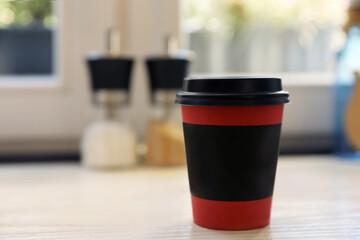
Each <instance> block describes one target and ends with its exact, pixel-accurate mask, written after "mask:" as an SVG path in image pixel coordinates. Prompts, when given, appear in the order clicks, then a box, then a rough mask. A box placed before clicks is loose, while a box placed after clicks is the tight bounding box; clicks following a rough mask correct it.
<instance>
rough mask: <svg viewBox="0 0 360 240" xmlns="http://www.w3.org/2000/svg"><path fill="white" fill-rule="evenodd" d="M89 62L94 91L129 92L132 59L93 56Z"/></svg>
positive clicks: (89, 58)
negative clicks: (120, 90) (113, 90)
mask: <svg viewBox="0 0 360 240" xmlns="http://www.w3.org/2000/svg"><path fill="white" fill-rule="evenodd" d="M87 61H88V65H89V71H90V76H91V87H92V89H93V91H98V90H101V89H124V90H126V91H128V90H129V86H130V84H129V83H130V77H131V69H132V65H133V62H134V61H133V59H132V58H129V57H122V56H111V55H108V56H106V55H105V56H101V55H96V54H91V55H90V56H89V57H88V59H87Z"/></svg>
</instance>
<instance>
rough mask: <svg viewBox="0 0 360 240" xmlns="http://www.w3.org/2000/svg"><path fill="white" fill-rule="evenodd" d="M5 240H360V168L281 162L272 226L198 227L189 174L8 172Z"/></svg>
mask: <svg viewBox="0 0 360 240" xmlns="http://www.w3.org/2000/svg"><path fill="white" fill-rule="evenodd" d="M0 197H1V201H0V239H7V240H8V239H9V240H12V239H21V240H26V239H99V240H100V239H101V240H106V239H139V240H141V239H302V238H308V239H360V162H350V161H341V160H338V159H336V158H334V157H329V156H308V157H305V156H302V157H281V159H280V161H279V165H278V174H277V178H276V185H275V193H274V203H273V211H272V218H271V224H270V226H268V227H265V228H261V229H257V230H249V231H216V230H209V229H204V228H201V227H198V226H196V225H194V224H193V223H192V215H191V206H190V197H189V188H188V183H187V175H186V169H185V167H173V168H150V167H139V168H136V169H133V170H126V171H117V172H95V171H89V170H86V169H83V168H81V167H80V166H79V165H77V164H69V163H67V164H21V165H19V164H18V165H15V164H14V165H11V164H7V165H0Z"/></svg>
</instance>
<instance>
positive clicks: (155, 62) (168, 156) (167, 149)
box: [145, 36, 194, 165]
mask: <svg viewBox="0 0 360 240" xmlns="http://www.w3.org/2000/svg"><path fill="white" fill-rule="evenodd" d="M165 50H166V52H165V53H164V54H162V55H158V56H150V57H148V58H146V67H147V71H148V79H149V85H150V91H151V102H152V106H153V111H152V113H153V114H152V115H153V116H152V118H151V121H150V123H149V126H148V132H147V154H146V158H145V161H146V163H148V164H152V165H177V164H183V163H185V151H184V143H183V140H182V129H181V125H179V124H176V120H177V119H176V110H177V109H176V108H177V107H176V106H174V104H173V102H174V100H175V93H176V92H177V91H178V90H179V89H181V87H182V84H183V80H184V78H185V77H186V76H187V73H188V69H189V66H190V62H191V59H192V58H193V57H194V53H192V52H191V51H188V50H179V49H178V42H177V39H176V38H175V37H172V36H170V37H168V38H167V39H166V48H165ZM178 115H179V117H178V120H179V121H178V122H179V123H180V122H181V121H180V119H181V118H180V112H179V114H178Z"/></svg>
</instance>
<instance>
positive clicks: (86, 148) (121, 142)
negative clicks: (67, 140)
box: [82, 28, 136, 169]
mask: <svg viewBox="0 0 360 240" xmlns="http://www.w3.org/2000/svg"><path fill="white" fill-rule="evenodd" d="M107 39H108V46H107V49H108V52H106V53H99V52H91V53H90V54H89V55H88V57H87V66H88V70H89V76H90V85H91V90H92V97H93V104H94V105H95V106H96V107H100V111H101V115H102V117H101V119H100V120H97V121H94V122H93V123H92V124H90V125H89V126H88V127H87V128H86V130H85V133H84V137H83V141H82V162H83V164H84V165H85V166H87V167H91V168H108V169H113V168H119V167H130V166H132V165H134V164H135V162H136V153H135V149H136V135H135V133H134V131H133V130H132V129H131V127H130V125H129V124H127V123H126V122H125V121H124V120H123V119H121V117H124V116H123V115H124V114H123V115H122V116H121V114H120V110H123V109H124V108H126V107H127V106H128V103H129V88H130V85H131V81H130V80H131V70H132V66H133V62H134V61H133V59H132V58H131V57H128V56H124V55H122V54H121V53H120V33H119V32H118V31H117V29H114V28H113V29H110V31H109V32H108V37H107ZM120 108H121V109H120Z"/></svg>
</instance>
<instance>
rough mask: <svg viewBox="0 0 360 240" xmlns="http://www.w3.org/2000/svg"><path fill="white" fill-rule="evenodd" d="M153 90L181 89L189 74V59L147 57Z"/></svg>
mask: <svg viewBox="0 0 360 240" xmlns="http://www.w3.org/2000/svg"><path fill="white" fill-rule="evenodd" d="M146 65H147V69H148V73H149V79H150V85H151V90H152V91H155V90H157V89H180V88H181V86H182V83H183V80H184V78H185V77H186V75H187V71H188V66H189V60H188V59H185V58H171V57H151V58H147V59H146Z"/></svg>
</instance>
